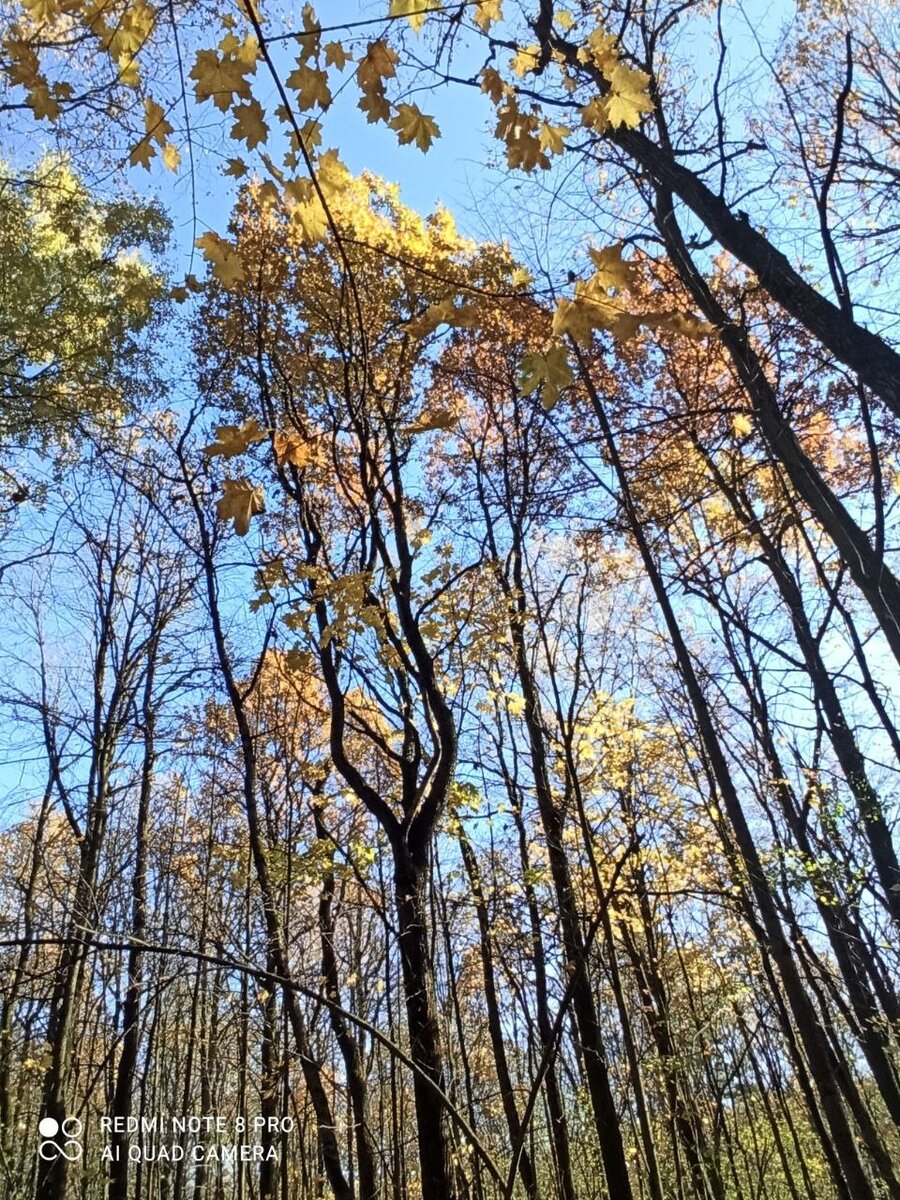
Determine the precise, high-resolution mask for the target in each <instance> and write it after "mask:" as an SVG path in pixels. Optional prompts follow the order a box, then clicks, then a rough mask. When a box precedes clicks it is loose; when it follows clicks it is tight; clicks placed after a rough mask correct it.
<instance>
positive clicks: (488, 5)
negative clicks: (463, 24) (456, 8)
mask: <svg viewBox="0 0 900 1200" xmlns="http://www.w3.org/2000/svg"><path fill="white" fill-rule="evenodd" d="M502 18H503V0H476V6H475V12H474V13H473V20H474V21H475V24H476V25H477V26H478V28H479V29H480V30H482V32H483V33H487V32H488V31H489V29H490V28H491V26H492V25H494V24H495V23H496V22H497V21H500V20H502Z"/></svg>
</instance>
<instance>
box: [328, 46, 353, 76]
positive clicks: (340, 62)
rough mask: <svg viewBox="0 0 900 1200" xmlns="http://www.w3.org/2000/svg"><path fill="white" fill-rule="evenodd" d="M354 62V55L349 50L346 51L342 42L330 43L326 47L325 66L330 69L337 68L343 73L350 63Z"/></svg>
mask: <svg viewBox="0 0 900 1200" xmlns="http://www.w3.org/2000/svg"><path fill="white" fill-rule="evenodd" d="M352 61H353V55H352V54H351V53H350V52H349V50H345V49H344V47H343V45H342V44H341V43H340V42H329V43H328V44H327V46H326V47H325V65H326V66H329V67H337V69H338V70H339V71H343V69H344V67H346V65H347V63H348V62H352Z"/></svg>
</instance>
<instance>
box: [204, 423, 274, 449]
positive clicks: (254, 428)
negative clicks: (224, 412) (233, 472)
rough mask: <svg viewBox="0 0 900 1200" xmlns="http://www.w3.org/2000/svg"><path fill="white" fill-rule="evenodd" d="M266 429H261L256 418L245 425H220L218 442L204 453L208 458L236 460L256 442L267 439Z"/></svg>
mask: <svg viewBox="0 0 900 1200" xmlns="http://www.w3.org/2000/svg"><path fill="white" fill-rule="evenodd" d="M266 435H267V433H266V430H265V429H261V428H260V426H259V424H258V422H257V420H256V418H255V417H251V418H250V419H249V420H247V421H245V422H244V423H243V425H218V426H217V427H216V440H215V441H214V442H211V443H210V444H209V445H208V446H204V447H203V450H202V453H203V454H205V455H206V457H207V458H215V456H216V455H221V457H222V458H234V456H235V455H236V454H245V453H246V452H247V450H248V448H249V447H250V446H252V445H253V443H254V442H261V441H263V439H264V438H265V437H266Z"/></svg>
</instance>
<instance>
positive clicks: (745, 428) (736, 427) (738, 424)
mask: <svg viewBox="0 0 900 1200" xmlns="http://www.w3.org/2000/svg"><path fill="white" fill-rule="evenodd" d="M731 428H732V430H733V431H734V434H735V437H746V436H747V435H748V434H749V433H752V432H753V422H752V421H751V420H750V418H749V417H748V416H747V414H746V413H736V414H735V416H734V417H732V419H731Z"/></svg>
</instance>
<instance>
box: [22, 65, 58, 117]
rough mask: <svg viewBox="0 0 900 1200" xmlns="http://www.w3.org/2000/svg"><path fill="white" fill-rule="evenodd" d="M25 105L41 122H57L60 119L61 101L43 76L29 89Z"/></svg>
mask: <svg viewBox="0 0 900 1200" xmlns="http://www.w3.org/2000/svg"><path fill="white" fill-rule="evenodd" d="M25 103H26V104H27V105H28V107H29V108H30V109H31V111H32V112H33V113H34V115H35V116H36V117H37V119H38V120H39V121H40V120H46V121H56V120H57V119H58V118H59V114H60V107H59V101H58V100H57V99H56V97H55V96H54V95H53V93H52V92H51V90H50V85H49V84H48V83H47V80H46V79H44V78H43V76H38V77H37V78H36V79H35V80H34V82H33V83H32V85H31V87H29V88H28V92H27V95H26V97H25Z"/></svg>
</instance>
